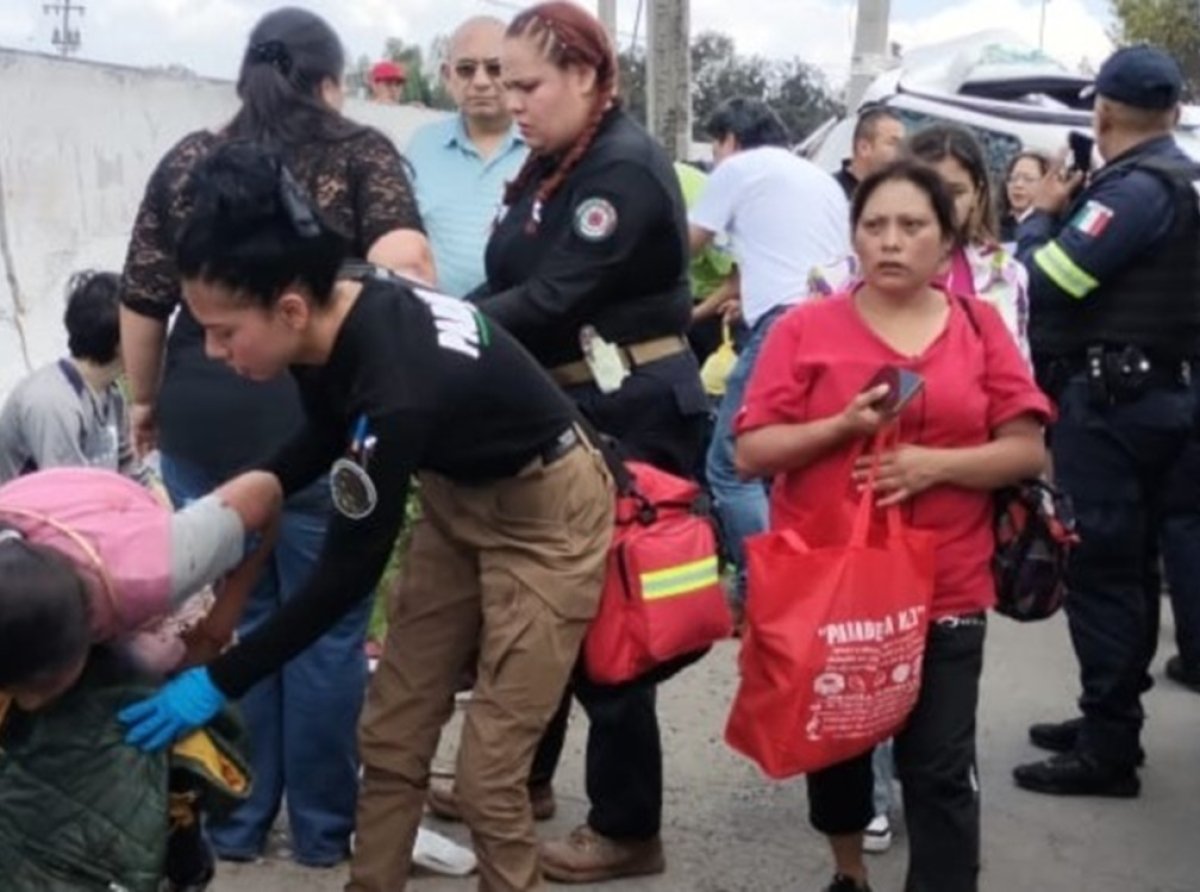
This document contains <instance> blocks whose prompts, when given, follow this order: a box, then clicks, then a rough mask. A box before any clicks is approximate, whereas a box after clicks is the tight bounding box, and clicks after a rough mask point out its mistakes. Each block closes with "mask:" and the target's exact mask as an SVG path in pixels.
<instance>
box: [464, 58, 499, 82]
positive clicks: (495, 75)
mask: <svg viewBox="0 0 1200 892" xmlns="http://www.w3.org/2000/svg"><path fill="white" fill-rule="evenodd" d="M481 65H482V66H483V70H484V72H485V73H486V74H487V76H488V77H489V78H491V79H492V80H494V81H495V80H499V79H500V62H499V61H497V60H495V59H489V60H488V61H486V62H480V61H477V60H475V59H463V60H461V61H459V62H455V63H454V73H455V74H457V75H458V76H459V77H461V78H462V79H463V80H465V81H469V80H470V79H471V78H473V77H475V72H476V71H478V70H479V67H480V66H481Z"/></svg>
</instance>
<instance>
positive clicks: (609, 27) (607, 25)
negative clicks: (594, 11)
mask: <svg viewBox="0 0 1200 892" xmlns="http://www.w3.org/2000/svg"><path fill="white" fill-rule="evenodd" d="M599 3H600V8H599V18H600V22H601V23H602V24H603V25H604V30H606V31H607V32H608V36H609V39H610V40H612V42H613V46H616V45H617V0H599Z"/></svg>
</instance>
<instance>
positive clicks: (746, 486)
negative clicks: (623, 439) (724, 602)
mask: <svg viewBox="0 0 1200 892" xmlns="http://www.w3.org/2000/svg"><path fill="white" fill-rule="evenodd" d="M786 309H787V308H786V307H777V308H776V309H774V310H772V311H771V312H769V313H767V315H765V316H763V317H762V318H761V319H759V320H758V322H756V323H755V324H754V328H753V329H751V331H750V336H749V337H748V338H747V339H746V343H745V344H744V345H743V346H742V349H741V352H740V353H739V354H738V360H737V363H736V364H735V365H734V367H733V371H731V372H730V373H729V378H728V379H727V380H726V381H725V396H723V397H722V398H721V406H720V408H719V409H718V410H717V422H716V425H715V427H714V429H713V435H712V442H711V443H710V444H709V446H708V461H707V464H706V466H705V472H706V475H707V477H708V486H709V489H710V490H711V491H712V495H713V501H714V502H715V503H716V509H717V518H718V519H719V520H720V522H721V532H722V534H723V536H724V540H725V541H724V545H725V549H726V551H727V552H728V554H729V558H730V559H731V560H732V561H733V563H734V564H736V565H737V574H738V575H737V592H736V596H737V598H738V600H739V601H741V602H743V603H744V602H745V600H746V553H745V550H744V549H743V546H742V543H743V542H745V540H746V537H747V536H753V535H755V534H756V533H761V532H762V531H763V530H765V529H766V528H767V521H768V514H767V491H766V489H765V488H764V487H763V484H762V481H761V480H742V479H740V478H739V477H738V475H737V469H736V468H735V466H734V462H733V450H734V436H733V420H734V418H736V417H737V413H738V411H739V410H740V409H741V408H742V400H743V398H744V397H745V395H746V385H747V384H749V383H750V376H751V374H753V372H754V364H755V363H756V362H757V361H758V352H759V350H761V349H762V345H763V341H765V340H766V339H767V333H768V332H769V331H770V330H771V326H772V325H773V324H774V322H775V320H776V319H778V318H779V317H780V316H781V315H782V314H783V312H784V310H786Z"/></svg>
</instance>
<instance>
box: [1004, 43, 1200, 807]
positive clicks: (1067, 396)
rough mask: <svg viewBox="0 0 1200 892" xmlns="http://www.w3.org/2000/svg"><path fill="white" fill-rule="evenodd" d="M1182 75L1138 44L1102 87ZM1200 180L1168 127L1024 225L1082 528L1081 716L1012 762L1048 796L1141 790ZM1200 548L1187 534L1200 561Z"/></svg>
mask: <svg viewBox="0 0 1200 892" xmlns="http://www.w3.org/2000/svg"><path fill="white" fill-rule="evenodd" d="M1180 84H1181V78H1180V75H1179V71H1178V67H1177V66H1176V65H1175V63H1174V61H1173V60H1171V59H1170V57H1168V56H1166V55H1164V54H1163V53H1161V52H1159V51H1157V50H1152V49H1150V48H1147V47H1135V48H1130V49H1125V50H1121V51H1119V52H1118V53H1116V54H1114V56H1113V57H1112V58H1110V59H1109V60H1108V62H1106V63H1105V65H1104V67H1103V68H1102V70H1101V72H1100V75H1099V76H1098V78H1097V92H1098V93H1099V95H1100V96H1101V97H1104V98H1106V99H1108V100H1111V101H1113V102H1117V103H1121V104H1123V105H1125V106H1131V107H1134V108H1140V109H1161V110H1164V111H1165V110H1167V109H1170V108H1173V107H1175V105H1176V104H1177V102H1178V99H1179V91H1180ZM1198 176H1200V171H1198V170H1197V168H1196V167H1195V165H1194V164H1193V163H1192V162H1191V160H1190V159H1189V158H1188V157H1187V156H1186V155H1185V154H1184V153H1183V152H1182V151H1181V150H1180V149H1179V148H1178V147H1177V146H1176V144H1175V142H1174V140H1173V139H1172V138H1171V136H1170V135H1162V136H1159V137H1156V138H1151V139H1148V140H1146V141H1144V142H1142V143H1141V144H1139V145H1136V146H1135V147H1133V148H1131V149H1130V150H1128V151H1126V152H1125V153H1123V154H1122V155H1120V156H1119V157H1116V158H1112V159H1109V162H1108V164H1107V166H1106V167H1104V168H1103V169H1102V170H1101V171H1100V172H1099V173H1097V174H1096V175H1095V176H1094V177H1093V178H1092V180H1091V182H1090V183H1089V185H1088V187H1087V188H1086V189H1085V190H1084V191H1083V193H1082V194H1081V195H1080V196H1079V197H1078V198H1077V199H1076V200H1075V201H1074V202H1073V203H1072V205H1071V206H1070V207H1069V208H1068V210H1067V212H1066V214H1065V215H1064V216H1063V217H1062V218H1061V220H1055V219H1053V218H1051V217H1050V216H1049V215H1047V214H1043V213H1038V214H1035V215H1033V217H1032V218H1031V219H1029V220H1027V221H1026V222H1025V223H1024V224H1022V226H1021V229H1020V232H1019V246H1018V256H1019V257H1020V259H1021V260H1022V261H1023V262H1024V263H1025V264H1026V266H1027V268H1028V269H1029V274H1030V298H1031V300H1030V303H1031V320H1030V323H1031V324H1030V342H1031V346H1032V348H1033V353H1034V361H1035V364H1036V366H1037V369H1038V377H1039V381H1040V383H1041V384H1042V386H1043V387H1045V388H1046V389H1047V391H1048V392H1049V393H1050V395H1051V396H1052V397H1054V398H1055V399H1056V400H1057V402H1058V406H1059V421H1058V424H1057V426H1056V427H1055V428H1054V430H1053V435H1052V442H1051V447H1052V453H1053V457H1054V473H1055V476H1056V479H1057V482H1058V483H1059V485H1060V486H1061V487H1062V488H1063V489H1064V490H1065V491H1066V492H1067V493H1068V494H1069V495H1070V496H1071V498H1072V499H1073V501H1074V505H1075V510H1076V514H1077V519H1078V524H1079V531H1080V535H1081V543H1080V546H1079V548H1078V549H1077V550H1076V551H1075V553H1074V554H1073V555H1072V559H1071V564H1070V567H1069V572H1068V585H1069V589H1070V596H1069V598H1068V600H1067V605H1066V609H1067V616H1068V620H1069V623H1070V630H1071V639H1072V643H1073V644H1074V647H1075V652H1076V655H1077V657H1078V659H1079V663H1080V669H1081V681H1082V688H1083V694H1082V696H1081V698H1080V701H1079V706H1080V710H1081V712H1082V717H1081V718H1079V719H1075V720H1072V721H1069V722H1064V723H1061V724H1055V725H1035V726H1034V727H1033V728H1031V730H1030V736H1031V738H1032V739H1033V742H1034V743H1035V744H1037V745H1039V746H1042V747H1043V748H1046V749H1051V750H1057V751H1060V755H1058V756H1056V757H1054V758H1051V759H1049V760H1047V761H1044V762H1038V763H1034V764H1031V765H1024V766H1021V767H1019V768H1017V769H1016V771H1015V772H1014V776H1015V779H1016V782H1017V784H1018V785H1019V786H1021V787H1024V788H1026V789H1030V790H1033V791H1036V792H1042V793H1057V794H1068V795H1070V794H1092V795H1110V796H1134V795H1137V793H1138V791H1139V780H1138V777H1137V771H1136V769H1137V766H1138V765H1139V764H1140V760H1141V748H1140V746H1139V736H1140V731H1141V726H1142V723H1143V719H1144V714H1143V711H1142V707H1141V702H1140V695H1141V694H1142V692H1144V691H1145V690H1147V689H1148V687H1149V686H1150V684H1151V682H1150V677H1149V675H1148V669H1149V666H1150V662H1151V660H1152V658H1153V656H1154V650H1155V643H1156V641H1157V635H1158V620H1159V605H1160V601H1161V598H1160V580H1159V578H1158V570H1157V566H1158V553H1159V541H1160V536H1161V535H1162V532H1163V517H1164V509H1165V507H1166V502H1167V496H1168V493H1169V490H1170V488H1171V486H1172V484H1173V482H1174V479H1175V478H1174V474H1175V473H1178V470H1177V469H1178V468H1179V467H1180V462H1181V457H1182V456H1183V455H1184V453H1185V450H1187V449H1188V447H1189V443H1190V442H1191V441H1192V439H1193V436H1194V431H1195V428H1196V412H1197V397H1196V393H1195V390H1194V387H1193V384H1192V377H1193V374H1194V373H1195V374H1196V375H1200V365H1197V364H1196V358H1197V357H1198V356H1200V257H1198V253H1200V207H1198V204H1197V193H1196V191H1195V188H1194V187H1195V180H1196V179H1197V177H1198ZM1191 510H1192V511H1193V512H1194V511H1195V510H1196V509H1195V507H1194V506H1193V508H1192V509H1191ZM1198 546H1200V539H1198V540H1196V541H1194V542H1193V541H1190V542H1188V543H1186V547H1187V548H1188V549H1190V550H1195V551H1197V553H1198V558H1200V547H1198Z"/></svg>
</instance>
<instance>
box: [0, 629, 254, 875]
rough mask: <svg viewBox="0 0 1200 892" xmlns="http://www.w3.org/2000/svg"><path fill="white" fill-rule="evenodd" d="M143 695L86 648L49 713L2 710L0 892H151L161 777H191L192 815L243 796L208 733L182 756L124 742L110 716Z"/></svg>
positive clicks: (161, 819) (162, 844)
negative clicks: (85, 661) (78, 675)
mask: <svg viewBox="0 0 1200 892" xmlns="http://www.w3.org/2000/svg"><path fill="white" fill-rule="evenodd" d="M151 690H152V688H148V687H146V686H145V685H144V684H138V683H136V681H135V680H133V679H131V677H130V675H129V673H128V671H126V670H125V669H123V668H122V667H121V666H120V664H118V662H117V660H116V659H115V658H114V657H112V656H110V655H109V654H108V653H107V652H104V651H96V652H94V653H93V656H92V658H91V660H90V661H89V665H88V668H87V670H86V672H85V673H84V676H83V678H82V679H81V680H80V682H79V683H78V684H77V685H76V686H75V687H74V688H72V689H71V691H69V692H68V693H67V694H66V695H65V696H63V697H62V698H61V699H60V700H58V701H56V702H55V703H54V704H53V705H52V706H51V707H49V708H47V709H45V710H40V711H38V712H36V713H25V712H22V711H20V710H19V709H16V708H15V707H14V708H13V709H11V710H10V711H9V714H8V716H7V717H6V718H5V719H4V721H3V725H2V726H0V877H3V881H2V882H0V886H3V889H4V892H157V890H158V888H159V882H160V879H161V877H162V875H163V864H164V860H165V857H166V847H167V834H168V828H169V820H168V808H169V806H170V803H171V796H170V794H169V791H168V772H169V771H170V770H171V769H172V768H181V769H183V773H182V774H181V775H180V776H181V777H184V778H187V777H188V776H190V778H191V782H190V783H185V785H187V786H190V787H193V788H195V789H197V790H198V791H199V792H200V799H201V803H200V804H201V806H202V807H220V806H227V805H230V804H233V803H235V802H236V801H238V800H240V799H244V798H245V797H246V796H247V795H248V794H249V789H250V783H249V773H248V771H247V769H246V767H245V764H244V762H243V761H242V760H241V758H240V757H239V756H238V754H237V752H236V751H235V750H234V749H232V748H231V747H229V746H228V745H226V744H225V743H224V742H223V741H222V739H221V737H220V736H219V734H217V733H206V734H202V735H199V736H197V737H196V739H194V740H193V739H189V741H188V746H187V747H186V748H185V749H186V750H187V751H188V752H189V753H190V755H182V754H180V752H179V748H178V747H177V748H176V751H175V752H173V753H166V752H163V753H153V754H148V753H143V752H141V751H140V750H137V749H134V748H133V747H131V746H129V745H127V744H126V743H125V741H124V737H125V728H124V727H123V726H122V725H121V723H120V722H118V721H117V712H118V711H119V710H120V709H121V708H122V707H124V706H126V705H128V704H129V703H132V702H134V701H135V700H138V699H140V698H142V697H144V696H145V695H146V694H147V693H149V692H150V691H151ZM222 723H223V726H224V728H225V729H226V730H232V729H233V728H234V726H233V725H232V724H231V723H230V721H229V720H228V719H223V720H222ZM206 741H215V743H216V746H215V748H214V747H211V746H209V744H208V743H207V742H206ZM214 754H215V757H214ZM197 778H198V779H199V781H200V782H196V779H197ZM176 785H177V784H173V786H176Z"/></svg>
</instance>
